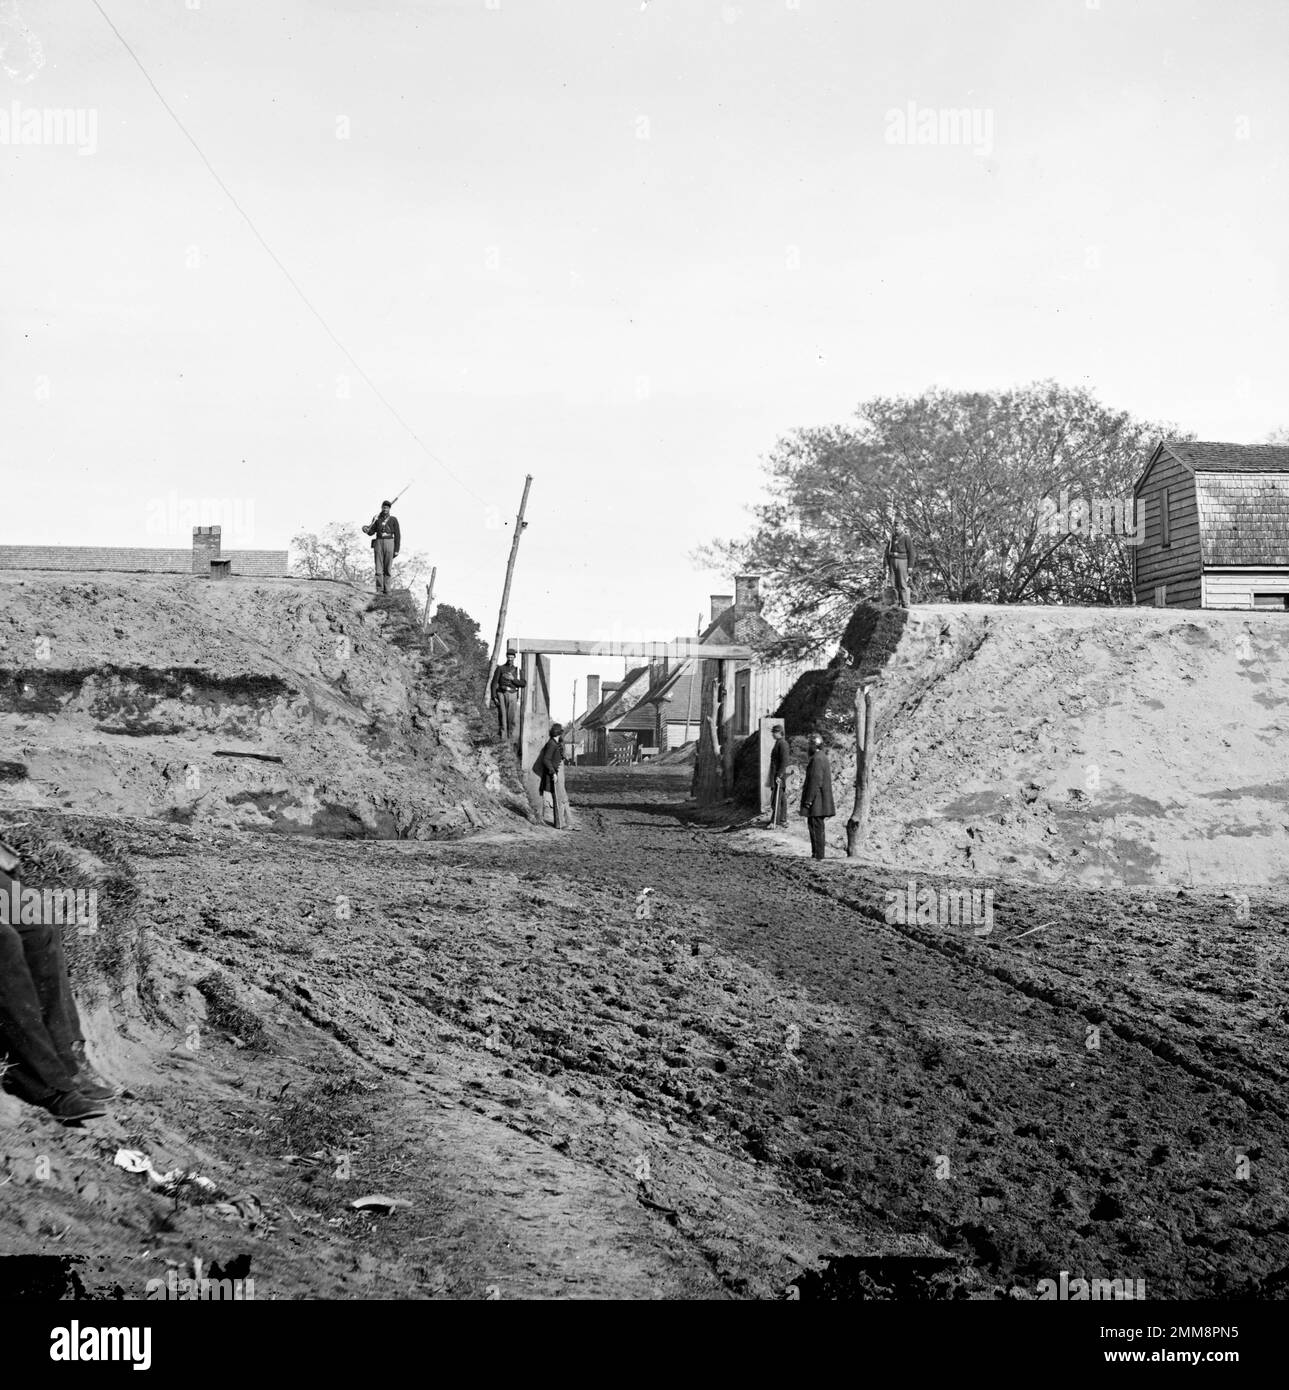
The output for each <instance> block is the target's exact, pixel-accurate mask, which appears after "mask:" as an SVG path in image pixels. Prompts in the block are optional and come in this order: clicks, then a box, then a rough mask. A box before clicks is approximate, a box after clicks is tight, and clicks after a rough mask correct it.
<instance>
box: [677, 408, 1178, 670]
mask: <svg viewBox="0 0 1289 1390" xmlns="http://www.w3.org/2000/svg"><path fill="white" fill-rule="evenodd" d="M1161 435H1171V436H1173V437H1182V436H1181V435H1180V432H1179V431H1177V430H1176V429H1174V428H1172V427H1169V426H1162V425H1158V424H1150V423H1147V422H1144V421H1139V420H1135V419H1133V418H1132V417H1131V416H1129V415H1128V414H1127V413H1125V412H1123V411H1115V410H1110V409H1108V408H1107V407H1105V406H1103V405H1101V404H1100V403H1099V402H1098V401H1097V400H1096V399H1095V398H1094V397H1093V396H1092V395H1091V394H1090V393H1089V392H1087V391H1085V390H1082V389H1075V390H1071V389H1068V388H1065V387H1061V386H1059V385H1057V384H1056V383H1055V382H1037V383H1034V384H1033V385H1030V386H1026V387H1021V388H1017V389H1013V390H1009V391H1001V392H967V391H941V390H931V391H927V392H924V393H923V394H922V395H919V396H912V397H898V398H891V397H876V398H874V399H872V400H869V401H866V402H864V403H863V404H862V405H861V406H860V407H859V409H858V411H857V412H856V423H855V424H848V425H835V426H827V427H824V428H816V429H800V430H796V431H794V432H793V433H792V434H790V435H789V436H788V437H787V438H785V439H783V440H781V441H780V442H779V444H778V445H777V446H776V447H775V449H774V450H773V452H772V453H771V454H770V456H769V458H768V459H767V460H766V466H765V472H766V475H767V490H768V493H769V496H768V500H766V501H765V502H763V503H761V504H760V505H757V506H755V507H754V508H753V509H752V511H753V516H754V517H755V522H756V524H755V528H754V529H753V531H752V533H751V534H750V535H749V536H747V537H745V538H743V539H741V540H737V539H736V540H726V541H714V542H712V543H711V544H709V545H707V546H705V547H703V548H702V549H701V550H700V551H699V552H698V553H697V556H696V559H697V560H698V561H699V562H700V563H702V564H704V565H706V566H710V567H713V568H721V569H724V570H725V571H726V572H727V573H729V572H733V573H743V572H752V573H759V574H761V575H762V576H764V578H765V579H766V581H767V585H766V586H767V589H768V591H769V598H768V603H767V608H768V612H767V616H768V617H770V619H771V621H773V622H775V624H776V625H777V626H778V627H779V628H780V629H781V630H782V631H783V632H784V634H785V637H784V641H783V642H782V643H781V644H780V645H779V648H778V651H779V653H780V654H783V655H788V654H792V653H799V652H804V651H806V650H809V649H811V648H814V647H817V646H818V645H819V643H820V642H822V641H827V640H831V639H833V638H835V637H836V634H837V633H838V632H839V631H840V630H841V629H842V627H844V625H845V623H846V620H847V619H848V618H849V616H850V613H851V611H852V610H853V608H854V606H855V604H856V603H857V602H858V601H859V600H860V599H862V598H866V597H874V596H876V595H878V594H880V592H881V590H882V588H883V586H884V584H885V579H884V574H883V564H882V554H883V549H884V547H885V543H886V540H887V538H888V537H889V535H890V532H891V525H892V522H893V521H894V520H895V518H896V517H897V516H898V517H899V519H900V521H901V522H902V524H903V525H904V527H905V529H906V530H907V531H908V533H909V534H910V536H911V537H912V539H913V543H914V546H915V548H916V550H917V562H916V564H915V566H914V594H915V598H916V599H917V600H918V601H919V602H937V601H939V602H945V601H947V602H952V603H982V602H986V603H1078V604H1122V603H1131V602H1132V557H1131V545H1130V543H1129V540H1128V538H1127V537H1125V536H1122V535H1121V534H1105V531H1106V529H1107V528H1106V525H1105V520H1104V518H1102V519H1101V521H1100V524H1099V525H1097V526H1096V527H1095V528H1093V533H1091V534H1089V532H1088V529H1087V528H1085V529H1084V530H1082V531H1080V530H1079V529H1078V528H1077V526H1076V528H1075V530H1074V533H1073V534H1063V533H1060V532H1057V531H1056V529H1055V523H1054V521H1053V514H1055V513H1057V512H1058V511H1059V509H1060V506H1061V494H1062V491H1063V490H1064V491H1066V492H1067V493H1068V498H1069V501H1070V503H1071V508H1072V509H1073V507H1074V503H1075V501H1076V499H1082V500H1083V501H1084V502H1085V503H1086V504H1092V503H1094V502H1096V501H1097V500H1099V499H1108V500H1113V501H1116V502H1128V503H1130V502H1131V497H1132V484H1133V481H1134V479H1135V478H1136V477H1137V475H1138V474H1139V473H1140V471H1141V468H1142V467H1143V465H1144V463H1145V460H1146V458H1147V457H1148V456H1149V453H1150V450H1151V449H1152V448H1153V446H1154V444H1155V443H1156V442H1157V441H1158V439H1159V438H1160V436H1161ZM1121 516H1122V514H1121ZM1116 530H1118V528H1117V527H1116Z"/></svg>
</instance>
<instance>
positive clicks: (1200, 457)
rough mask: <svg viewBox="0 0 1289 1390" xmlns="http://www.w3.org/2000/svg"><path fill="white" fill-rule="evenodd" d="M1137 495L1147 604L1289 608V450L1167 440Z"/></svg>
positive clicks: (1137, 581) (1141, 591)
mask: <svg viewBox="0 0 1289 1390" xmlns="http://www.w3.org/2000/svg"><path fill="white" fill-rule="evenodd" d="M1133 501H1134V503H1135V505H1136V507H1137V509H1138V510H1137V513H1136V517H1137V526H1138V528H1139V529H1141V530H1142V538H1141V540H1140V542H1139V543H1138V544H1137V545H1135V546H1133V547H1132V556H1133V589H1134V592H1135V594H1136V599H1137V602H1138V603H1144V604H1153V605H1154V606H1155V607H1157V608H1265V609H1275V610H1278V611H1284V610H1286V609H1289V446H1285V445H1271V444H1213V443H1196V442H1193V441H1190V440H1172V439H1166V440H1164V441H1162V442H1161V443H1160V444H1159V445H1158V446H1157V447H1156V449H1155V451H1154V453H1153V454H1151V456H1150V461H1149V462H1148V463H1147V464H1146V467H1145V470H1144V471H1143V472H1142V475H1141V477H1140V478H1138V480H1137V483H1136V485H1135V487H1134V488H1133Z"/></svg>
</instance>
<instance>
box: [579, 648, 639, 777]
mask: <svg viewBox="0 0 1289 1390" xmlns="http://www.w3.org/2000/svg"><path fill="white" fill-rule="evenodd" d="M648 688H649V667H648V666H637V667H636V668H635V669H634V670H632V671H628V672H627V674H626V675H625V676H624V677H623V678H622V679H621V680H620V681H605V682H604V683H603V685H602V686H601V683H600V678H599V676H588V677H587V678H586V698H587V701H588V704H589V708H588V709H587V711H586V713H585V714H582V715H579V716H578V717H577V718H576V719H575V720H574V721H573V723H572V725H571V726H570V729H569V731H568V732H567V733H566V735H565V738H566V741H571V742H572V743H573V744H574V745H579V744H580V745H581V752H580V753H579V754H578V762H579V763H589V764H590V765H592V766H596V767H603V766H607V765H608V764H609V763H613V762H633V761H634V760H635V748H636V744H637V739H636V736H635V733H634V732H630V733H627V734H623V733H620V732H619V726H620V725H621V723H622V721H623V720H624V719H625V718H626V717H627V715H628V714H630V712H631V710H632V709H634V708H635V705H636V704H637V702H638V701H639V700H640V698H641V696H642V695H644V693H645V691H646V690H648ZM570 734H571V740H570V737H569V736H570Z"/></svg>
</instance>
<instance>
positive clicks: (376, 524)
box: [363, 502, 403, 594]
mask: <svg viewBox="0 0 1289 1390" xmlns="http://www.w3.org/2000/svg"><path fill="white" fill-rule="evenodd" d="M393 505H394V504H393V503H392V502H382V503H381V504H380V511H379V512H378V513H377V514H376V515H375V516H374V517H372V519H371V522H370V523H369V524H368V525H367V526H364V527H363V535H365V536H370V537H371V548H372V557H373V558H374V559H375V561H376V592H377V593H378V594H387V593H389V592H390V589H391V586H392V585H393V582H394V561H395V560H397V559H398V552H399V551H400V550H401V549H402V548H403V536H402V533H401V532H400V530H399V529H398V518H397V517H396V516H391V515H390V512H389V509H390V508H391V507H392V506H393Z"/></svg>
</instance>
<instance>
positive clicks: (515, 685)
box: [488, 651, 528, 743]
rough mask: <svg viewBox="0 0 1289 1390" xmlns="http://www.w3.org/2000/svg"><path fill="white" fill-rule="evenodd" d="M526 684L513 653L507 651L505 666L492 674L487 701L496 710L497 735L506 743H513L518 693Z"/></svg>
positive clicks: (517, 714)
mask: <svg viewBox="0 0 1289 1390" xmlns="http://www.w3.org/2000/svg"><path fill="white" fill-rule="evenodd" d="M527 684H528V682H527V681H526V680H525V679H524V678H523V676H521V675H520V674H519V672H518V670H516V668H515V653H514V652H513V651H507V653H506V664H505V665H504V666H498V667H497V669H496V670H495V671H494V672H493V673H492V682H491V687H490V689H489V691H488V698H489V700H490V701H491V702H492V703H493V704H494V705H495V706H496V708H497V734H498V736H499V737H500V738H501V739H502V740H503V741H504V742H506V743H513V742H514V738H515V728H516V726H517V725H518V723H519V692H520V691H521V690H522V689H523V687H524V686H526V685H527Z"/></svg>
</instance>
